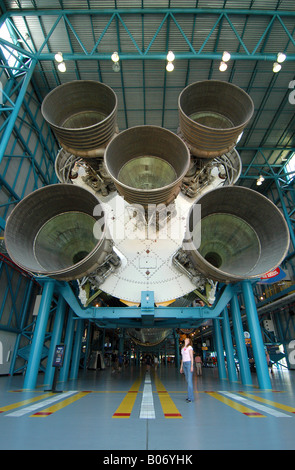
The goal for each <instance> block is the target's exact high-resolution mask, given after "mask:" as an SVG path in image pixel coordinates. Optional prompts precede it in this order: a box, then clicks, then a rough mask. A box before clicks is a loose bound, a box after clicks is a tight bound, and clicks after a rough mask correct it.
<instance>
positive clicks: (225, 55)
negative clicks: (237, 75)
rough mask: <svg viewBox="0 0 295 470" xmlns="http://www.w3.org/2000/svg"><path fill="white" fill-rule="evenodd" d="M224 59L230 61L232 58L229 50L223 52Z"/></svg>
mask: <svg viewBox="0 0 295 470" xmlns="http://www.w3.org/2000/svg"><path fill="white" fill-rule="evenodd" d="M222 60H223V62H228V61H229V60H230V53H229V52H227V51H224V53H223V54H222Z"/></svg>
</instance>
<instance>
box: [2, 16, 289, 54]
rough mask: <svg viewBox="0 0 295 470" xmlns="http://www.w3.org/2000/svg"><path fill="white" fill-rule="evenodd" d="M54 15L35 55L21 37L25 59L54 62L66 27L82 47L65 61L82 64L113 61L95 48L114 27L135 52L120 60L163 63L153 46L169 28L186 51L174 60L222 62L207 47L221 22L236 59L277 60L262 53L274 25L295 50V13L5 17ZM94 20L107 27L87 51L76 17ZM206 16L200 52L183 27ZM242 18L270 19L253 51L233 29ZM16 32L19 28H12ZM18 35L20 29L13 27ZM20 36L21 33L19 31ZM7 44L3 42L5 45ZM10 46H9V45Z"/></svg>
mask: <svg viewBox="0 0 295 470" xmlns="http://www.w3.org/2000/svg"><path fill="white" fill-rule="evenodd" d="M48 15H50V16H51V17H52V18H53V21H54V22H53V25H52V27H51V29H50V31H49V32H48V33H44V40H43V43H42V45H41V47H40V48H39V50H38V51H37V50H34V49H33V47H32V45H31V44H29V41H26V40H25V38H24V37H23V36H22V35H21V34H20V33H19V34H20V36H19V37H20V38H21V39H22V41H23V42H24V43H25V44H26V46H27V48H28V50H27V51H26V54H27V56H28V57H30V58H31V59H33V58H36V57H37V58H38V60H53V59H54V53H50V52H45V50H46V49H47V46H48V44H49V41H50V38H51V37H53V36H54V32H55V30H56V28H57V27H59V28H60V27H63V28H65V29H66V30H67V31H68V32H69V33H70V34H71V35H72V36H73V38H74V39H75V43H76V44H78V45H79V50H80V52H79V53H77V52H76V53H72V52H70V53H65V54H64V59H65V60H83V59H95V60H109V59H110V55H111V53H112V52H113V51H110V52H108V53H107V52H98V51H97V49H98V47H99V46H101V45H102V44H103V42H104V40H105V39H106V37H107V33H108V31H109V30H110V29H111V28H112V26H113V25H114V24H116V25H117V26H116V27H117V28H119V29H120V34H121V35H124V37H125V38H128V40H129V43H130V44H132V46H133V49H134V51H133V52H124V51H121V52H120V58H121V59H122V60H125V59H129V60H132V59H135V60H136V59H153V60H155V59H158V60H163V59H164V60H165V59H166V53H167V52H165V51H163V52H161V53H159V52H154V51H153V46H154V44H155V43H156V40H157V37H158V36H159V35H160V34H161V32H162V31H163V29H164V28H166V27H168V26H167V25H171V26H173V28H174V29H173V30H174V33H175V34H177V35H179V37H180V38H181V39H182V44H183V50H182V51H181V50H180V51H176V52H175V57H176V59H212V60H214V59H216V60H220V59H221V56H222V52H217V51H216V52H211V53H208V52H206V45H207V43H208V41H209V40H210V39H211V38H212V37H214V34H216V32H217V31H218V29H219V27H220V24H221V23H222V22H224V23H226V24H227V26H228V28H229V34H231V35H232V36H233V37H235V38H236V40H237V45H238V52H236V53H233V54H232V59H233V60H268V61H275V60H276V53H265V52H261V51H260V47H261V45H262V43H263V41H264V40H265V38H266V37H267V36H268V35H269V34H271V32H272V29H273V28H274V25H279V26H280V31H281V34H283V35H285V36H286V39H288V40H289V41H290V42H291V43H292V44H293V45H295V41H294V38H293V36H292V34H291V33H290V31H289V29H288V27H287V26H286V24H285V22H286V18H287V17H295V12H294V11H279V12H278V11H273V10H247V9H226V8H224V9H217V8H169V9H165V8H128V9H127V8H124V9H120V8H118V9H100V10H98V9H91V10H86V9H83V10H81V9H73V10H54V9H48V10H20V11H16V10H13V11H9V12H6V13H5V14H4V15H3V17H2V21H5V20H10V21H11V20H13V18H15V17H18V16H22V17H26V16H28V17H32V16H36V17H39V18H41V17H46V16H48ZM79 15H80V16H85V15H91V17H92V18H94V17H100V18H103V20H104V22H103V24H102V25H101V27H100V33H99V35H98V36H97V33H96V34H95V31H94V30H93V37H94V40H93V44H92V46H91V48H88V49H87V47H86V46H85V45H84V44H83V41H82V39H81V38H80V37H79V34H78V33H77V30H76V28H75V18H74V17H75V16H76V17H77V16H79ZM148 16H152V17H153V24H154V29H155V32H154V34H153V37H152V39H151V40H150V41H149V43H148V44H146V46H145V47H143V44H142V43H141V40H142V38H141V39H139V38H138V35H137V34H136V29H135V30H133V28H137V23H138V21H140V22H142V21H141V20H142V19H143V22H142V27H143V28H144V20H145V18H147V17H148ZM203 16H207V17H208V16H209V17H210V18H212V21H213V24H212V27H211V30H210V31H209V33H208V34H207V36H206V37H205V38H204V39H203V42H202V43H201V44H200V46H199V47H198V48H196V47H195V46H194V41H193V40H192V39H191V38H189V37H188V36H187V34H185V32H184V30H183V28H182V27H181V20H182V18H183V17H186V18H189V17H191V18H196V17H198V18H202V17H203ZM237 16H239V17H240V18H245V20H246V18H249V17H250V18H251V17H254V16H256V17H257V16H261V17H266V18H267V19H268V21H267V25H266V26H265V29H264V30H262V31H261V32H260V36H259V38H257V41H256V44H254V45H253V47H252V49H251V50H249V47H247V46H246V42H245V40H244V39H243V34H241V33H240V32H239V31H238V30H237V28H236V27H235V24H234V20H233V17H237ZM14 28H15V26H14ZM15 30H16V28H15ZM16 31H17V30H16ZM4 44H5V43H4ZM6 45H7V44H6ZM15 50H16V51H20V50H21V48H20V47H19V46H15ZM287 60H295V54H289V55H288V57H287Z"/></svg>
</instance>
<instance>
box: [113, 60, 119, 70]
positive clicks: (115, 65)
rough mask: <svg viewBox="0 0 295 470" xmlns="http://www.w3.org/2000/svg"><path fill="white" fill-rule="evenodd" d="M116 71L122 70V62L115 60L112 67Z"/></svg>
mask: <svg viewBox="0 0 295 470" xmlns="http://www.w3.org/2000/svg"><path fill="white" fill-rule="evenodd" d="M112 69H113V71H114V72H120V64H119V62H114V63H113V67H112Z"/></svg>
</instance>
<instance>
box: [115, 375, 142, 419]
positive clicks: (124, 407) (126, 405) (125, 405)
mask: <svg viewBox="0 0 295 470" xmlns="http://www.w3.org/2000/svg"><path fill="white" fill-rule="evenodd" d="M141 382H142V375H140V377H139V378H138V379H137V380H136V381H135V382H134V384H133V385H132V387H131V388H130V390H129V391H128V392H127V395H126V396H125V397H124V399H123V400H122V402H121V404H120V406H119V407H118V408H117V409H116V411H115V413H114V414H113V418H130V415H131V411H132V409H133V406H134V403H135V400H136V397H137V394H138V391H139V387H140V384H141Z"/></svg>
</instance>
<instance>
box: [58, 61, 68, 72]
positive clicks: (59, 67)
mask: <svg viewBox="0 0 295 470" xmlns="http://www.w3.org/2000/svg"><path fill="white" fill-rule="evenodd" d="M57 68H58V70H59V71H60V72H65V71H66V70H67V68H66V64H65V63H64V62H60V63H59V64H58V66H57Z"/></svg>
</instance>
